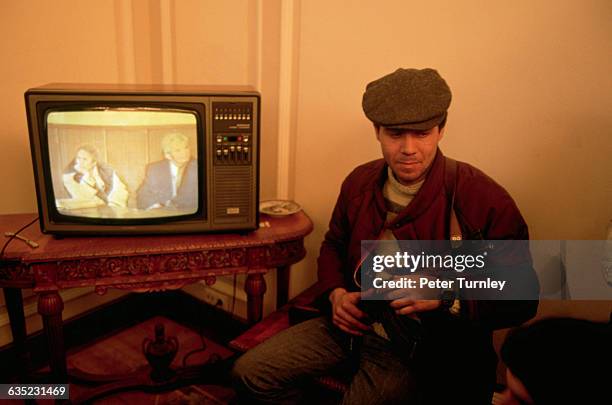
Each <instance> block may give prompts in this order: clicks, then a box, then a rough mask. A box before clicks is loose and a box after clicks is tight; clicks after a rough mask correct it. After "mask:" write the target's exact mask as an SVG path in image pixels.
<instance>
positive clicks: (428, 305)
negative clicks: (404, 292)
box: [389, 298, 442, 315]
mask: <svg viewBox="0 0 612 405" xmlns="http://www.w3.org/2000/svg"><path fill="white" fill-rule="evenodd" d="M389 305H390V306H391V308H393V309H395V313H396V314H398V315H413V314H417V313H419V312H425V311H433V310H434V309H438V308H439V307H440V305H442V301H440V300H411V299H410V298H399V299H396V300H394V301H391V303H390V304H389Z"/></svg>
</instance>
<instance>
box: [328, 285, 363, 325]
mask: <svg viewBox="0 0 612 405" xmlns="http://www.w3.org/2000/svg"><path fill="white" fill-rule="evenodd" d="M329 300H330V301H331V303H332V322H333V323H334V325H336V326H337V327H338V328H340V329H341V330H343V331H345V332H346V333H349V334H351V335H355V336H362V335H363V333H364V332H366V331H369V330H371V327H370V326H368V325H366V324H364V323H363V322H361V320H363V319H364V318H366V316H367V315H366V314H365V313H364V312H363V311H362V310H360V309H359V308H358V307H357V304H359V301H360V300H361V292H359V291H357V292H348V291H346V290H345V289H344V288H336V289H335V290H333V291H332V292H331V293H330V294H329Z"/></svg>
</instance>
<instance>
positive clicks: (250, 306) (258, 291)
mask: <svg viewBox="0 0 612 405" xmlns="http://www.w3.org/2000/svg"><path fill="white" fill-rule="evenodd" d="M244 291H246V293H247V321H248V323H249V324H254V323H256V322H259V321H260V320H261V316H262V313H263V296H264V293H265V292H266V280H264V277H263V274H261V273H256V274H249V275H248V276H247V279H246V282H245V283H244Z"/></svg>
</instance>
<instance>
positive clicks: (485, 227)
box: [233, 69, 538, 404]
mask: <svg viewBox="0 0 612 405" xmlns="http://www.w3.org/2000/svg"><path fill="white" fill-rule="evenodd" d="M450 102H451V91H450V88H449V87H448V85H447V83H446V81H445V80H444V79H443V78H442V77H441V76H440V75H439V74H438V72H437V71H435V70H433V69H422V70H418V69H398V70H396V71H395V72H393V73H390V74H388V75H385V76H383V77H381V78H379V79H377V80H375V81H373V82H371V83H369V84H368V85H367V87H366V90H365V93H364V95H363V100H362V106H363V110H364V112H365V115H366V116H367V117H368V119H369V120H370V121H372V123H373V129H374V132H375V135H376V139H377V140H378V142H379V143H380V146H381V149H382V156H383V158H382V159H378V160H374V161H372V162H369V163H365V164H363V165H361V166H359V167H357V168H356V169H354V170H353V171H352V173H350V174H349V175H348V177H347V178H346V179H345V180H344V182H343V184H342V187H341V190H340V195H339V197H338V200H337V202H336V205H335V208H334V211H333V213H332V218H331V221H330V223H329V230H328V231H327V233H326V235H325V238H324V241H323V243H322V246H321V250H320V255H319V258H318V279H319V280H318V282H319V285H320V287H321V289H322V290H324V291H325V293H323V295H322V298H323V300H321V301H322V302H324V303H326V304H327V308H325V309H326V310H327V313H325V315H324V316H321V317H318V318H314V319H311V320H308V321H305V322H302V323H299V324H297V325H295V326H293V327H291V328H288V329H286V330H284V331H283V332H281V333H279V334H277V335H275V336H273V337H271V338H270V339H268V340H266V341H264V342H263V343H262V344H260V345H259V346H256V347H255V348H253V349H251V350H250V351H248V352H246V353H245V354H244V355H243V356H242V357H241V358H240V359H238V361H237V362H236V364H235V366H234V370H233V377H234V381H235V386H236V390H237V392H238V394H239V396H240V398H241V399H242V398H244V402H245V403H250V401H254V402H259V403H296V402H300V398H303V396H302V395H303V394H304V390H303V388H304V387H305V384H306V383H307V381H309V379H308V377H317V376H322V375H327V374H328V373H329V372H330V371H331V370H334V369H336V370H338V366H341V365H344V366H345V367H346V366H349V371H346V368H345V369H344V372H343V373H342V374H343V377H344V379H345V380H347V381H348V388H347V390H346V391H345V392H344V394H343V401H342V403H346V404H374V403H376V404H387V403H393V404H395V403H402V404H413V403H419V404H422V403H427V404H451V403H456V404H487V403H488V404H490V403H491V397H492V393H493V389H494V386H495V381H496V361H497V359H496V355H495V351H494V349H493V345H492V331H493V330H494V329H498V328H506V327H510V326H513V325H518V324H521V323H522V322H524V321H526V320H528V319H530V318H531V317H533V316H534V315H535V312H536V309H537V305H538V304H537V301H536V300H535V299H533V300H531V301H509V300H508V301H501V300H490V301H473V300H471V301H466V300H462V299H459V298H460V296H459V295H455V292H454V291H440V294H439V295H436V296H435V297H436V298H430V299H422V298H418V297H416V298H415V297H402V296H400V297H399V298H389V299H387V300H381V301H370V300H365V299H364V298H366V297H365V296H363V294H364V293H362V291H361V290H360V288H359V284H358V282H357V281H356V280H357V279H358V278H357V277H355V274H357V271H359V269H360V265H361V260H362V251H361V247H362V241H368V240H370V241H372V240H388V241H392V242H391V243H393V244H395V243H399V242H397V241H402V240H404V241H408V240H421V241H428V240H429V241H432V240H446V241H448V240H449V239H450V236H451V229H452V228H453V225H452V224H451V223H452V221H453V219H454V218H458V222H459V225H460V229H461V233H462V235H463V238H464V239H473V240H483V239H484V240H496V239H510V240H512V239H514V240H527V239H529V235H528V231H527V225H526V223H525V221H524V220H523V217H522V216H521V214H520V212H519V210H518V208H517V206H516V205H515V203H514V201H513V200H512V198H511V197H510V195H509V194H508V193H507V192H506V190H504V189H503V188H502V187H501V186H500V185H498V184H497V183H495V182H494V181H493V180H492V179H491V178H490V177H488V176H486V175H485V174H484V173H483V172H482V171H480V170H478V169H476V168H475V167H473V166H471V165H469V164H467V163H463V162H457V161H454V160H451V159H448V158H446V157H445V156H444V155H443V154H442V152H441V151H440V149H439V148H438V143H439V142H440V140H441V139H442V137H443V135H444V127H445V123H446V120H447V109H448V107H449V106H450ZM466 142H469V139H466ZM453 212H454V213H455V215H454V216H453V215H452V213H453ZM448 244H449V245H450V242H448ZM466 244H467V243H466ZM523 245H525V244H523ZM519 253H520V254H519V255H516V256H512V258H513V259H516V262H515V264H516V265H515V267H512V268H511V270H512V271H513V272H514V270H516V271H517V272H518V273H520V274H523V275H524V276H525V278H526V279H528V280H529V282H530V283H532V284H531V286H533V287H534V289H536V290H537V279H535V273H534V272H533V267H532V263H531V257H530V255H529V252H528V250H527V251H521V252H519ZM534 279H535V280H534ZM364 291H365V290H364ZM365 294H367V292H366V293H365ZM461 298H463V297H461ZM373 302H374V303H375V304H373V305H370V303H373ZM309 392H310V393H312V390H310V391H309Z"/></svg>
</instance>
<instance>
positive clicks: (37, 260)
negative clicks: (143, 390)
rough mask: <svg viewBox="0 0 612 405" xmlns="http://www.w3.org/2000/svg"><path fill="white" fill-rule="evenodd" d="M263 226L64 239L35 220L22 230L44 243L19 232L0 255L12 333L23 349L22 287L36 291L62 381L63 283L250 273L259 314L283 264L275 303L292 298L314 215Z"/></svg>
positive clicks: (133, 286) (252, 317)
mask: <svg viewBox="0 0 612 405" xmlns="http://www.w3.org/2000/svg"><path fill="white" fill-rule="evenodd" d="M34 218H35V214H14V215H0V231H1V232H2V235H3V241H2V243H0V246H2V245H3V244H4V241H6V238H5V237H4V234H5V232H14V231H16V230H18V229H19V228H21V227H22V226H23V225H25V224H27V223H28V222H30V221H32V220H33V219H34ZM260 221H262V222H264V223H265V224H266V225H269V226H265V227H260V228H259V229H258V230H256V231H253V232H250V233H214V234H191V235H156V236H150V235H143V236H129V237H126V236H106V237H67V238H63V239H58V238H55V237H53V236H50V235H44V234H42V233H41V232H40V230H39V226H38V224H37V223H35V224H33V225H32V226H30V227H28V228H27V229H26V230H24V231H23V232H21V233H20V235H21V236H23V237H24V238H27V239H29V240H31V241H34V242H36V243H38V244H39V247H38V248H35V249H34V248H31V247H30V246H28V245H27V244H26V243H24V242H23V241H22V240H13V241H12V242H11V244H10V245H9V246H8V248H7V249H6V251H5V253H4V260H3V262H2V263H0V287H2V288H3V289H4V294H5V298H6V301H7V302H6V304H7V309H8V312H9V319H10V322H11V331H12V333H13V341H14V344H15V347H16V348H17V350H24V349H25V339H26V330H25V320H24V313H23V304H22V296H21V289H24V288H31V289H33V291H34V292H35V293H36V294H37V295H38V312H39V314H40V315H41V317H42V319H43V329H44V332H45V335H46V337H47V342H48V345H49V353H50V359H49V360H50V366H51V371H52V373H53V375H54V379H55V380H57V381H67V369H66V353H65V348H64V338H63V327H62V309H63V306H64V304H63V301H62V298H61V296H60V295H59V293H58V292H59V290H62V289H67V288H75V287H94V288H95V291H96V292H97V293H99V294H104V293H105V292H106V291H107V290H108V289H109V288H118V289H122V290H129V291H135V292H149V291H163V290H170V289H178V288H181V287H183V286H185V285H187V284H190V283H194V282H196V281H200V280H205V281H206V283H207V284H208V285H212V284H214V283H215V281H216V277H218V276H223V275H233V274H246V275H247V278H246V283H245V287H244V288H245V291H246V293H247V313H248V322H249V323H251V324H252V323H255V322H257V321H259V320H260V319H261V316H262V306H263V295H264V293H265V292H266V283H265V280H264V278H263V275H264V274H265V273H266V272H267V271H268V270H269V269H271V268H276V269H277V297H276V298H277V307H280V306H282V305H284V304H285V303H286V302H287V299H288V285H289V271H290V266H291V265H292V264H294V263H296V262H298V261H300V260H301V259H302V258H303V257H304V256H305V254H306V252H305V249H304V237H305V236H306V235H308V234H309V233H310V232H311V231H312V222H311V220H310V219H309V218H308V216H307V215H306V214H305V213H303V212H298V213H296V214H293V215H290V216H286V217H270V216H267V215H263V214H262V216H261V217H260Z"/></svg>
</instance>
